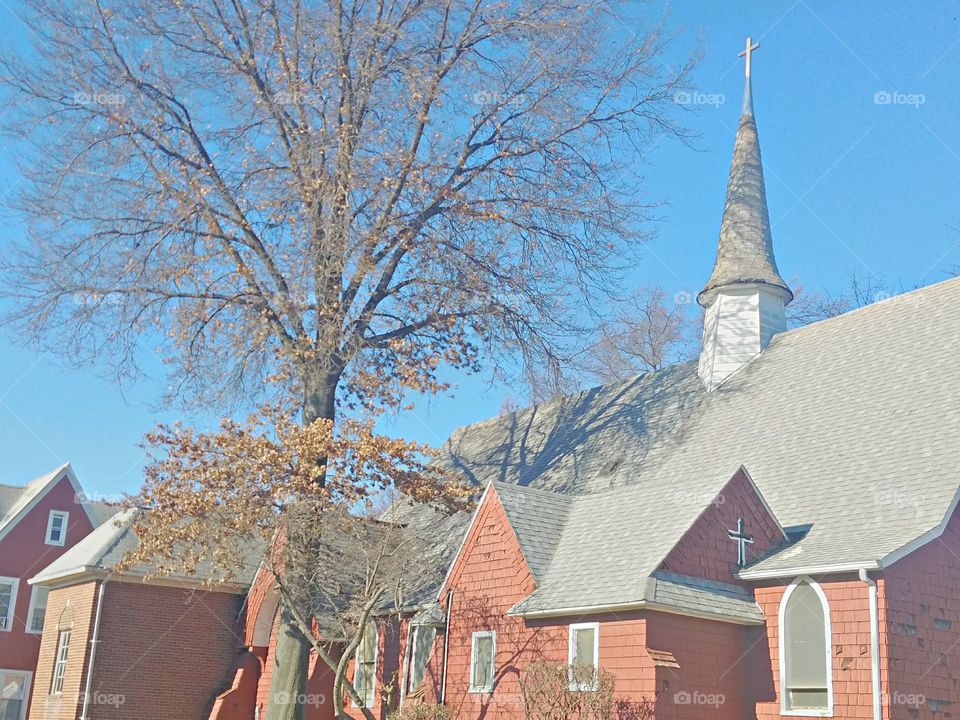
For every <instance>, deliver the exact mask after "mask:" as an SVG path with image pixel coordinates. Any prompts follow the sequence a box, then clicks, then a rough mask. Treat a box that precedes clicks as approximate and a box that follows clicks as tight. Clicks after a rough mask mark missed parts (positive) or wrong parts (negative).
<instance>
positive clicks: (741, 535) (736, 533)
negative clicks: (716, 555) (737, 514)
mask: <svg viewBox="0 0 960 720" xmlns="http://www.w3.org/2000/svg"><path fill="white" fill-rule="evenodd" d="M727 537H729V538H730V539H731V540H735V541H736V543H737V565H738V566H739V567H745V566H746V564H747V545H753V535H747V532H746V529H745V528H744V525H743V518H740V519H739V520H737V529H736V530H727Z"/></svg>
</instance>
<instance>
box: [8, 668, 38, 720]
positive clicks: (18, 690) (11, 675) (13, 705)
mask: <svg viewBox="0 0 960 720" xmlns="http://www.w3.org/2000/svg"><path fill="white" fill-rule="evenodd" d="M32 678H33V673H29V672H26V671H24V670H0V718H3V720H23V719H24V718H25V717H26V716H27V698H29V697H30V680H31V679H32Z"/></svg>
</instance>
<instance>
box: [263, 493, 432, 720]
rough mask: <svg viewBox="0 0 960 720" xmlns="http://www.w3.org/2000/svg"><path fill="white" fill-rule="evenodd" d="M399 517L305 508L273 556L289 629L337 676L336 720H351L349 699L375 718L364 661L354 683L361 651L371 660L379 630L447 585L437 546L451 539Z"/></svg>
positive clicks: (287, 524) (291, 517) (289, 520)
mask: <svg viewBox="0 0 960 720" xmlns="http://www.w3.org/2000/svg"><path fill="white" fill-rule="evenodd" d="M397 505H398V504H396V503H395V505H394V506H397ZM393 514H394V513H393V511H388V512H387V513H386V515H385V516H383V517H379V518H374V517H370V516H367V515H357V514H354V513H351V512H349V511H346V510H339V511H331V510H330V509H329V508H328V507H327V506H326V504H325V503H311V502H301V503H298V504H297V505H296V506H295V507H294V508H292V509H291V510H290V511H289V512H288V513H287V514H286V516H285V518H284V520H285V521H284V526H283V530H282V534H281V535H279V536H278V539H277V541H276V542H275V543H274V544H273V547H272V552H270V553H269V554H268V565H269V567H270V569H271V570H272V572H273V576H274V578H275V579H276V587H277V588H278V590H279V592H280V594H281V596H282V598H283V600H284V603H283V607H284V608H285V612H286V613H288V615H289V618H288V624H289V625H292V626H294V627H295V628H296V629H297V630H298V631H299V632H300V633H301V634H302V635H303V636H304V637H306V638H308V639H309V642H310V645H311V646H312V647H313V649H314V650H315V651H316V653H317V655H318V657H319V658H320V659H321V661H322V662H323V663H325V664H326V665H327V666H328V667H329V669H330V671H331V674H332V676H333V696H332V698H331V701H332V703H333V710H334V713H335V716H336V717H338V718H348V717H349V714H348V713H347V712H346V711H345V708H344V699H345V698H350V700H352V701H353V703H354V704H355V705H356V706H357V707H359V708H360V709H361V711H362V712H363V714H364V716H365V717H366V718H367V719H368V720H375V718H374V715H373V713H372V708H370V707H368V704H367V700H368V698H367V697H365V696H366V695H367V694H368V691H369V690H370V689H371V688H372V687H373V679H372V677H370V676H369V671H368V669H367V666H366V665H363V664H362V663H361V664H360V665H358V666H356V667H355V669H354V674H353V677H352V678H351V677H349V675H348V672H349V668H350V662H351V660H353V659H354V658H356V657H358V656H362V655H363V652H366V656H367V657H368V658H369V657H372V655H371V653H372V650H371V649H370V646H371V644H372V645H373V646H375V642H376V641H375V638H376V634H375V632H374V627H375V626H376V625H377V624H378V623H379V624H383V623H386V622H389V621H390V620H391V619H392V620H396V619H397V618H398V617H399V615H400V613H401V612H402V611H403V610H404V609H405V608H409V607H410V603H411V601H412V600H413V599H415V598H416V597H417V595H418V593H420V594H422V593H423V591H424V590H425V589H428V588H432V587H434V586H435V585H436V583H437V582H438V581H439V580H440V579H442V573H443V569H444V568H443V567H442V564H441V562H440V558H441V557H442V556H443V555H442V553H438V551H437V548H438V545H439V546H442V545H443V541H444V540H446V538H438V537H437V531H436V528H435V527H434V528H431V527H429V526H424V524H423V523H421V524H420V526H418V527H409V526H406V525H403V524H401V523H399V522H395V521H394V519H393V518H392V516H393ZM397 519H399V518H397ZM358 649H360V650H361V652H360V653H358Z"/></svg>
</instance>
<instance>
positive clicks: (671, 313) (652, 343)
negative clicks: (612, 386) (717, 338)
mask: <svg viewBox="0 0 960 720" xmlns="http://www.w3.org/2000/svg"><path fill="white" fill-rule="evenodd" d="M687 311H688V303H687V302H686V296H685V295H682V296H678V298H674V300H673V301H672V302H671V301H668V300H667V296H666V292H665V291H664V290H663V288H661V287H653V288H646V289H643V290H639V291H637V292H635V293H633V294H632V295H631V296H630V297H629V298H628V299H627V300H626V301H625V302H622V303H619V304H617V305H616V307H615V311H614V315H613V319H612V320H611V321H609V322H606V323H603V324H601V325H600V327H599V329H598V331H597V336H598V337H597V339H596V340H594V341H593V342H592V343H591V344H590V345H589V346H588V347H587V350H586V353H585V359H584V360H582V362H581V366H582V369H583V371H584V372H585V373H586V374H587V375H589V376H590V377H592V378H595V379H597V380H599V381H600V382H604V383H606V382H615V381H617V380H622V379H625V378H628V377H632V376H634V375H638V374H640V373H644V372H649V371H650V370H659V369H660V368H662V367H664V366H666V365H670V364H673V363H676V362H680V361H682V360H686V359H687V358H689V357H692V355H693V354H695V352H696V347H697V343H698V341H699V337H697V336H696V333H695V329H696V327H697V325H696V323H695V322H694V321H693V319H692V318H691V317H690V316H689V315H688V312H687Z"/></svg>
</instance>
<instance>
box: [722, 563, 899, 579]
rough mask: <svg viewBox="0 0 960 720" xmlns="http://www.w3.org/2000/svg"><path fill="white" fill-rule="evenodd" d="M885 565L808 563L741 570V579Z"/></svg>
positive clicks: (738, 574) (817, 573) (789, 575)
mask: <svg viewBox="0 0 960 720" xmlns="http://www.w3.org/2000/svg"><path fill="white" fill-rule="evenodd" d="M882 567H883V566H882V565H881V564H880V563H879V562H878V561H876V560H870V561H868V562H857V563H843V564H838V565H808V566H800V567H791V568H778V569H775V570H741V571H740V572H739V573H737V577H739V578H740V579H741V580H778V579H782V578H784V577H793V576H796V575H811V576H812V575H830V574H834V573H859V572H860V571H861V570H880V569H881V568H882Z"/></svg>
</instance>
